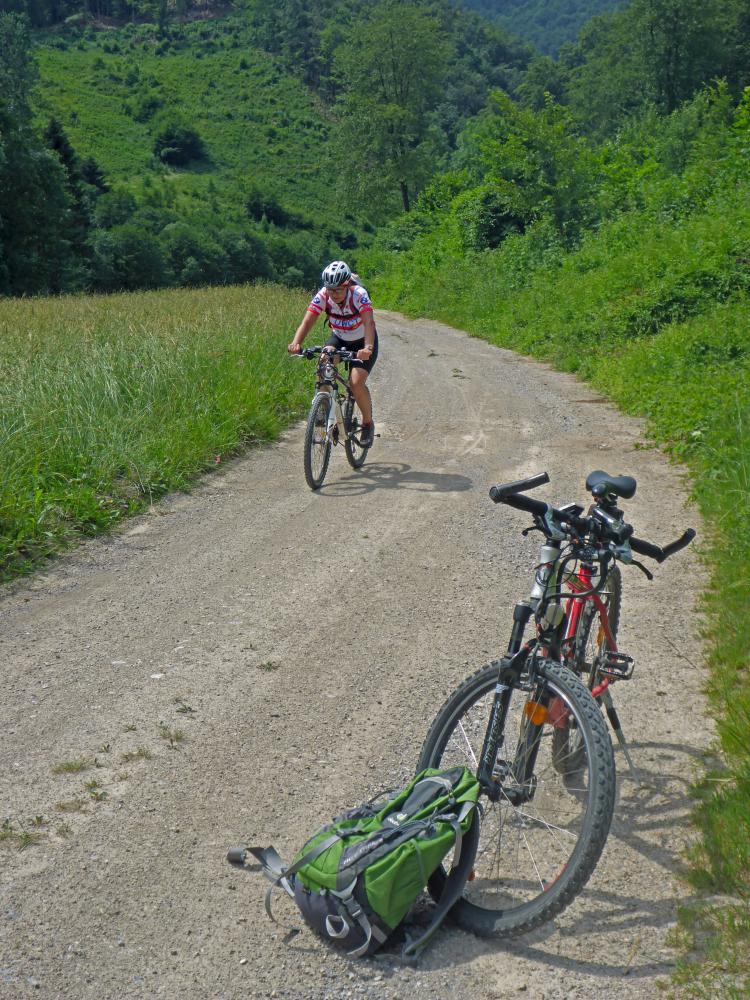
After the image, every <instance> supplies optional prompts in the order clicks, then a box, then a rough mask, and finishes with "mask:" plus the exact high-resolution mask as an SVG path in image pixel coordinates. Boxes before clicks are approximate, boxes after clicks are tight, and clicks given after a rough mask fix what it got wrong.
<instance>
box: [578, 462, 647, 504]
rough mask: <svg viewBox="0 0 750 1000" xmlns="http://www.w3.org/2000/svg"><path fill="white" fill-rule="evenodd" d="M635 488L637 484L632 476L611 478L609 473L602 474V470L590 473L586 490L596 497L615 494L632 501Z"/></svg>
mask: <svg viewBox="0 0 750 1000" xmlns="http://www.w3.org/2000/svg"><path fill="white" fill-rule="evenodd" d="M635 486H636V482H635V479H633V477H632V476H610V475H609V473H608V472H602V470H601V469H597V470H596V472H590V473H589V475H588V477H587V478H586V489H587V490H588V491H589V493H593V494H594V496H595V497H601V496H605V495H606V494H607V493H614V495H615V496H616V497H622V498H623V500H630V498H631V497H632V496H634V495H635Z"/></svg>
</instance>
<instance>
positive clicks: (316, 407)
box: [305, 393, 331, 490]
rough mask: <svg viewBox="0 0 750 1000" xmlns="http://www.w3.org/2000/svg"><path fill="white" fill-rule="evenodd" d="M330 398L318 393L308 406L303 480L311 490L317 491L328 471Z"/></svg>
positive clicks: (329, 456) (326, 394)
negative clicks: (327, 431) (327, 432)
mask: <svg viewBox="0 0 750 1000" xmlns="http://www.w3.org/2000/svg"><path fill="white" fill-rule="evenodd" d="M330 408H331V397H330V396H329V394H328V393H319V394H318V395H317V396H315V398H314V399H313V401H312V403H311V404H310V412H309V414H308V417H307V429H306V431H305V479H306V480H307V485H308V486H309V487H310V489H311V490H318V489H320V487H321V486H322V485H323V480H324V479H325V477H326V472H327V471H328V462H329V461H330V458H331V442H330V440H329V439H328V437H327V436H326V429H327V426H328V413H329V411H330Z"/></svg>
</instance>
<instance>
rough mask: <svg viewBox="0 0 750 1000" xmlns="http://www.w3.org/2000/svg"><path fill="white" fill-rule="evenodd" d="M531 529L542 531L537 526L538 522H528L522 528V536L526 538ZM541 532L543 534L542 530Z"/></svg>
mask: <svg viewBox="0 0 750 1000" xmlns="http://www.w3.org/2000/svg"><path fill="white" fill-rule="evenodd" d="M532 531H542V529H541V528H540V527H539V525H538V524H530V525H529V527H528V528H524V529H523V531H522V532H521V534H522V535H523V537H524V538H526V536H527V535H530V534H531V532H532ZM542 534H544V532H543V531H542Z"/></svg>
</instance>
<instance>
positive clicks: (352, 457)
mask: <svg viewBox="0 0 750 1000" xmlns="http://www.w3.org/2000/svg"><path fill="white" fill-rule="evenodd" d="M344 427H346V434H347V441H346V445H345V451H346V460H347V461H348V463H349V465H351V467H352V468H353V469H361V468H362V466H363V465H364V464H365V459H366V458H367V452H368V451H369V450H370V446H369V445H367V446H363V445H362V444H360V441H361V438H362V414H361V412H360V409H359V407H358V406H357V404H356V403H355V402H354V399H353V398H352V397H351V396H349V397H348V399H347V400H346V402H345V403H344Z"/></svg>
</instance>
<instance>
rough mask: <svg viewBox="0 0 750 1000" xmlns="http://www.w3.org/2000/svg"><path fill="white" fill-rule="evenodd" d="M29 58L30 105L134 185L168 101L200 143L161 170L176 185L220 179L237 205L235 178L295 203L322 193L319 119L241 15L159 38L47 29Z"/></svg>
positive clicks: (325, 172) (326, 182)
mask: <svg viewBox="0 0 750 1000" xmlns="http://www.w3.org/2000/svg"><path fill="white" fill-rule="evenodd" d="M35 57H36V59H37V62H38V65H39V70H40V76H41V82H40V90H39V97H40V99H39V102H38V106H37V116H38V117H39V118H40V119H42V120H43V119H44V118H45V117H48V116H52V115H54V116H56V117H57V118H59V119H60V120H61V122H62V124H63V126H64V128H65V130H66V132H67V133H68V135H69V137H70V139H71V141H72V143H73V146H74V147H75V149H76V151H77V152H78V153H79V155H81V156H84V157H85V156H94V157H95V158H96V159H97V161H98V162H99V163H100V164H101V166H102V167H103V168H104V171H105V173H106V174H107V176H108V177H111V179H112V180H114V181H117V182H118V183H123V184H125V185H126V186H133V187H136V188H137V187H139V186H142V184H143V177H144V175H145V174H146V172H147V171H149V170H150V169H151V168H153V166H154V154H153V144H154V135H155V132H156V130H157V129H158V125H159V122H160V120H161V119H162V118H163V116H164V115H165V114H169V113H171V112H174V113H175V114H178V115H180V116H183V117H184V118H185V119H186V120H187V122H188V123H189V124H190V125H191V126H192V127H193V128H195V129H196V131H197V132H198V134H199V136H200V137H201V138H202V140H203V141H204V143H205V147H206V156H205V159H200V160H196V161H194V162H193V163H191V164H188V167H187V168H186V169H182V170H168V169H166V168H165V169H164V173H165V175H166V176H167V177H168V183H169V184H170V185H171V186H172V187H174V188H176V189H177V191H179V192H182V193H184V194H185V195H186V196H191V195H192V196H195V195H201V196H204V195H205V194H206V193H207V192H209V193H210V192H211V191H212V188H211V185H213V188H214V189H215V188H217V187H218V188H219V189H220V190H221V189H222V188H227V189H228V191H227V193H230V192H231V200H232V201H234V202H235V205H236V207H237V208H240V207H241V206H240V205H239V201H238V196H239V195H241V193H242V189H243V186H245V187H246V186H249V185H250V184H252V183H257V184H259V185H260V186H262V187H264V188H266V187H271V188H273V189H275V190H276V191H277V192H278V194H279V195H280V196H281V197H282V199H283V201H284V204H285V205H288V206H289V207H290V208H291V209H294V210H301V209H304V208H307V207H308V206H310V205H315V204H323V203H325V204H328V201H327V199H325V197H324V196H325V192H326V191H328V190H330V188H331V185H332V184H333V183H334V182H335V172H334V164H332V163H331V161H330V159H329V158H328V156H327V155H326V153H327V150H326V142H327V138H328V131H329V125H328V122H327V121H326V119H325V117H324V115H323V114H322V112H321V108H320V107H318V106H316V104H315V102H314V100H313V98H312V96H311V94H310V92H309V90H307V88H305V87H304V85H303V84H302V83H301V82H300V81H299V80H297V79H295V78H294V77H291V76H289V75H287V74H284V73H282V72H281V71H280V70H279V69H278V68H277V66H276V65H275V64H274V60H273V59H272V58H271V57H270V56H268V55H267V54H266V53H264V52H263V51H262V50H260V49H259V48H256V47H254V46H253V44H252V38H251V34H250V31H249V29H248V27H247V25H246V24H245V23H244V22H243V21H242V20H240V19H231V18H229V19H225V20H221V21H207V22H194V23H192V24H188V25H185V26H184V27H182V28H181V29H179V31H178V29H176V28H175V29H173V30H172V32H171V34H170V35H169V36H168V37H167V38H165V39H162V40H160V39H159V37H158V35H157V33H156V31H155V28H154V26H153V25H126V26H125V27H123V28H120V29H113V30H111V31H98V32H93V31H89V32H86V33H85V34H84V35H83V36H81V37H80V38H79V39H78V40H75V38H71V37H70V36H65V35H60V36H57V37H55V36H51V35H49V34H47V35H45V36H43V38H42V40H41V43H40V44H39V46H38V47H37V48H36V49H35ZM335 215H336V213H335V211H334V216H335Z"/></svg>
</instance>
